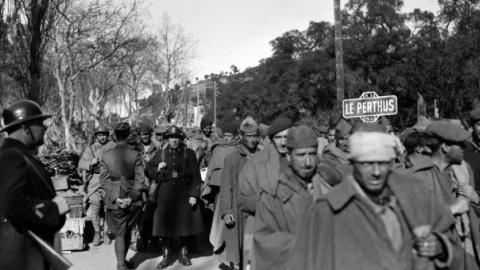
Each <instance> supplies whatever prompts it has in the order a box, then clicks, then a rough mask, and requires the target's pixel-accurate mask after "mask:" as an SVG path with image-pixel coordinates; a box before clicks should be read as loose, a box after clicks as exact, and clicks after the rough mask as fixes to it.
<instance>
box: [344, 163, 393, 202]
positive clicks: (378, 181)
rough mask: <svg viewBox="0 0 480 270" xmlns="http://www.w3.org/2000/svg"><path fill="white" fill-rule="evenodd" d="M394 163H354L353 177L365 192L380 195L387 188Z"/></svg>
mask: <svg viewBox="0 0 480 270" xmlns="http://www.w3.org/2000/svg"><path fill="white" fill-rule="evenodd" d="M391 169H392V161H378V162H358V161H354V162H353V176H354V177H355V180H356V181H357V182H358V184H359V185H360V187H362V189H363V191H364V192H365V193H367V194H370V195H373V196H375V195H379V194H380V193H381V192H382V191H383V189H384V188H385V184H386V183H387V179H388V175H389V174H390V172H391Z"/></svg>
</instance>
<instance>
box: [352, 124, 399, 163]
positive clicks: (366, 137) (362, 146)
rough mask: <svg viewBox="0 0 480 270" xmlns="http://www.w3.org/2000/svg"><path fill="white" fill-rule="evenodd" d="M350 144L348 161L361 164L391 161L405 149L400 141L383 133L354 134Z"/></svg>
mask: <svg viewBox="0 0 480 270" xmlns="http://www.w3.org/2000/svg"><path fill="white" fill-rule="evenodd" d="M348 143H349V152H350V153H349V155H348V159H349V160H352V161H359V162H377V161H378V162H384V161H391V160H393V159H394V158H396V157H397V156H398V155H399V154H401V153H403V151H404V149H405V148H404V147H403V145H402V143H401V142H400V139H398V138H397V137H396V136H394V135H390V134H387V133H383V132H361V131H360V132H354V133H353V134H352V135H351V136H350V137H349V140H348Z"/></svg>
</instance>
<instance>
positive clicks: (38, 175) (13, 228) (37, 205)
mask: <svg viewBox="0 0 480 270" xmlns="http://www.w3.org/2000/svg"><path fill="white" fill-rule="evenodd" d="M2 117H3V122H4V126H3V128H2V130H1V131H0V132H7V133H8V138H6V139H5V141H4V142H3V144H2V146H1V147H0V175H1V180H0V218H1V219H0V269H28V270H49V269H50V267H51V266H50V265H49V264H48V262H47V260H46V259H45V258H44V257H43V255H42V253H41V252H40V251H39V250H38V248H37V247H36V246H35V244H34V243H33V242H32V241H31V240H30V238H28V237H27V236H26V235H25V232H26V230H30V231H32V232H34V233H35V234H37V235H38V236H39V237H40V238H41V239H42V240H44V241H45V242H47V243H48V244H50V245H51V246H52V247H53V246H54V242H56V244H58V243H59V241H60V240H59V239H58V238H57V239H55V234H56V233H57V232H58V231H59V230H60V229H61V228H62V227H63V225H64V223H65V213H67V212H68V211H69V207H68V204H67V202H66V200H65V199H64V198H63V197H60V196H57V195H56V192H55V189H54V187H53V183H52V180H51V179H50V176H49V174H48V172H47V171H46V170H45V168H44V165H43V164H42V163H41V162H40V160H38V159H37V157H36V153H37V150H38V147H39V146H41V145H43V143H44V135H45V131H46V127H45V126H44V124H43V121H44V120H45V119H47V118H49V117H50V115H44V114H43V113H42V110H41V108H40V106H39V105H38V104H36V103H35V102H33V101H30V100H25V99H23V100H17V101H14V102H12V103H10V104H9V105H7V106H6V107H5V109H4V110H3V113H2ZM55 248H56V249H57V250H59V246H55Z"/></svg>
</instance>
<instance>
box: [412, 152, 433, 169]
mask: <svg viewBox="0 0 480 270" xmlns="http://www.w3.org/2000/svg"><path fill="white" fill-rule="evenodd" d="M408 159H409V161H410V163H411V164H412V166H411V167H410V168H407V169H408V170H409V171H410V172H411V173H415V172H419V171H424V170H428V169H430V168H432V167H433V166H435V165H434V164H433V162H432V160H431V159H430V157H428V156H423V155H422V156H417V157H415V158H412V157H410V156H409V157H408Z"/></svg>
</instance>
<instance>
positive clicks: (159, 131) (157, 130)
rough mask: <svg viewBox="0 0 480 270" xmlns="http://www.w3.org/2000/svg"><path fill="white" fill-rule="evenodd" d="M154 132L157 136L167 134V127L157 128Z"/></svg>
mask: <svg viewBox="0 0 480 270" xmlns="http://www.w3.org/2000/svg"><path fill="white" fill-rule="evenodd" d="M153 132H154V133H155V134H163V133H165V132H167V127H164V126H156V127H155V128H154V129H153Z"/></svg>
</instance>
